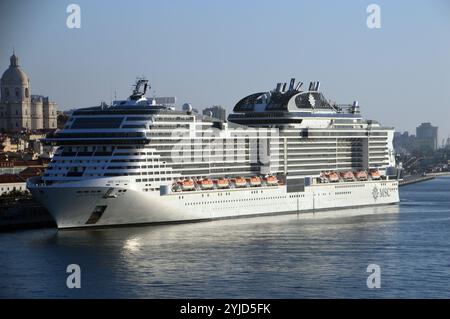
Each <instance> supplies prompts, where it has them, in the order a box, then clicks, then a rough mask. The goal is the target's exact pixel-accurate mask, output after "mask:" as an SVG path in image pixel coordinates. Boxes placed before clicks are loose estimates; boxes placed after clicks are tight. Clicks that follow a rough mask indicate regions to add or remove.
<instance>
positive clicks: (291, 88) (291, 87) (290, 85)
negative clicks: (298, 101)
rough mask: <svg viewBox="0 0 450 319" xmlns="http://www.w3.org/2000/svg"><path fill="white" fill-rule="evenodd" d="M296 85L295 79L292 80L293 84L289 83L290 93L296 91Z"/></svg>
mask: <svg viewBox="0 0 450 319" xmlns="http://www.w3.org/2000/svg"><path fill="white" fill-rule="evenodd" d="M294 85H295V78H291V82H290V83H289V91H292V90H293V89H294Z"/></svg>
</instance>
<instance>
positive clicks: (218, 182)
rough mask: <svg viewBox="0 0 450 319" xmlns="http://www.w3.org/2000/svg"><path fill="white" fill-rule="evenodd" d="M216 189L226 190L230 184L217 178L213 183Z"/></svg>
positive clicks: (223, 179) (226, 180)
mask: <svg viewBox="0 0 450 319" xmlns="http://www.w3.org/2000/svg"><path fill="white" fill-rule="evenodd" d="M215 183H216V185H217V188H228V187H230V182H229V181H228V179H226V178H219V179H218V180H216V181H215Z"/></svg>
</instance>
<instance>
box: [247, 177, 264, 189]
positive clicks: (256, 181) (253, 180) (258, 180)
mask: <svg viewBox="0 0 450 319" xmlns="http://www.w3.org/2000/svg"><path fill="white" fill-rule="evenodd" d="M248 182H249V184H250V186H252V187H256V186H261V178H259V177H258V176H253V177H250V178H249V179H248Z"/></svg>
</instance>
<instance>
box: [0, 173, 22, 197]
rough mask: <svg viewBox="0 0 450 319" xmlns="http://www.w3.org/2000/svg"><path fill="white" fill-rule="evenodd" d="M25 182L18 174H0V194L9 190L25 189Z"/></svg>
mask: <svg viewBox="0 0 450 319" xmlns="http://www.w3.org/2000/svg"><path fill="white" fill-rule="evenodd" d="M25 190H27V188H26V183H25V180H24V179H23V178H21V177H20V176H19V175H14V174H4V175H0V196H1V195H3V194H7V193H9V192H11V191H25Z"/></svg>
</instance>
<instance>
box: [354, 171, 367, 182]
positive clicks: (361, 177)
mask: <svg viewBox="0 0 450 319" xmlns="http://www.w3.org/2000/svg"><path fill="white" fill-rule="evenodd" d="M355 178H356V179H357V180H358V181H367V173H366V172H365V171H358V172H356V173H355Z"/></svg>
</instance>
